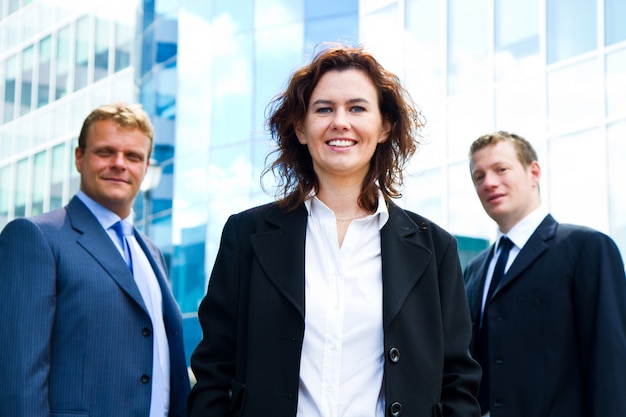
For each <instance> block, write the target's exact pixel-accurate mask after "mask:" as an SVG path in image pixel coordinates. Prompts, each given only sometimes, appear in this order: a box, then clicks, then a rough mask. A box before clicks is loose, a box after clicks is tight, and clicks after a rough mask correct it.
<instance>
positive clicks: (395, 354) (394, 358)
mask: <svg viewBox="0 0 626 417" xmlns="http://www.w3.org/2000/svg"><path fill="white" fill-rule="evenodd" d="M389 360H390V361H391V362H393V363H398V361H399V360H400V351H399V350H398V348H395V347H393V348H391V349H389Z"/></svg>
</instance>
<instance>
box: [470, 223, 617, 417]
mask: <svg viewBox="0 0 626 417" xmlns="http://www.w3.org/2000/svg"><path fill="white" fill-rule="evenodd" d="M492 252H493V247H492V248H490V249H488V250H486V251H485V252H483V253H482V254H480V255H479V256H478V257H477V258H476V259H474V260H473V261H472V262H471V263H470V264H469V265H468V266H467V268H466V270H465V285H466V290H467V295H468V299H469V305H470V311H471V315H472V321H473V323H474V326H473V327H474V337H473V339H472V351H474V341H475V340H476V338H477V332H478V323H479V320H480V310H481V297H482V292H483V285H484V281H485V275H486V270H487V266H488V265H489V261H490V259H491V253H492ZM483 320H489V336H490V337H489V339H490V340H489V341H488V343H489V352H490V370H491V378H490V385H491V392H490V398H491V399H492V401H493V402H495V406H493V407H492V409H491V416H492V417H501V416H506V417H605V416H626V388H625V387H626V279H625V278H624V264H623V262H622V259H621V257H620V254H619V251H618V249H617V247H616V246H615V243H614V242H613V241H612V240H611V239H610V238H609V237H607V236H606V235H604V234H601V233H599V232H597V231H595V230H592V229H588V228H584V227H580V226H573V225H566V224H559V223H557V222H556V221H555V220H554V219H553V218H552V216H550V215H548V216H547V217H546V218H545V219H544V221H543V222H542V223H541V225H540V226H539V227H538V228H537V230H536V231H535V232H534V233H533V235H532V236H531V237H530V239H529V240H528V242H527V243H526V245H524V247H523V248H522V250H521V251H520V253H519V254H518V256H517V258H516V259H515V261H514V262H513V264H512V265H511V267H510V268H509V270H508V271H507V273H506V275H505V276H504V278H503V279H502V281H501V283H500V285H499V287H498V288H497V290H496V292H495V293H494V296H493V298H492V299H491V301H490V305H489V310H488V317H485V318H483Z"/></svg>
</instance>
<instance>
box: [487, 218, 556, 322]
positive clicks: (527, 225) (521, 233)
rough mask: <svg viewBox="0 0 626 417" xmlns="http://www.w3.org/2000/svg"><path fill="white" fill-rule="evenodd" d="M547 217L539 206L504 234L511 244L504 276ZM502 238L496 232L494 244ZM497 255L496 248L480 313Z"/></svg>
mask: <svg viewBox="0 0 626 417" xmlns="http://www.w3.org/2000/svg"><path fill="white" fill-rule="evenodd" d="M547 215H548V212H547V210H546V209H545V208H544V207H543V206H540V207H538V208H536V209H535V210H534V211H532V212H531V213H530V214H528V215H527V216H526V217H524V218H523V219H522V220H520V221H519V222H518V223H517V224H516V225H515V226H513V227H512V228H511V230H509V232H508V233H507V234H506V236H507V237H508V238H509V239H510V240H511V242H513V246H512V247H511V250H510V251H509V259H508V260H507V262H506V265H505V266H504V273H505V274H506V271H508V270H509V267H510V266H511V265H512V264H513V261H515V258H517V255H518V254H519V252H520V250H522V248H523V247H524V245H525V244H526V242H528V239H530V236H532V234H533V233H535V230H537V227H539V225H540V224H541V222H542V221H543V220H544V219H545V218H546V216H547ZM502 236H505V235H504V233H502V232H501V231H500V230H498V236H497V238H496V243H497V242H500V238H501V237H502ZM498 255H500V250H499V248H496V250H495V251H494V254H493V256H492V257H491V261H490V263H489V269H487V277H486V279H485V287H484V288H483V303H482V310H481V311H484V309H485V301H486V298H487V293H488V292H489V286H490V285H491V278H492V277H493V270H494V269H495V267H496V261H497V259H498ZM481 320H482V318H481Z"/></svg>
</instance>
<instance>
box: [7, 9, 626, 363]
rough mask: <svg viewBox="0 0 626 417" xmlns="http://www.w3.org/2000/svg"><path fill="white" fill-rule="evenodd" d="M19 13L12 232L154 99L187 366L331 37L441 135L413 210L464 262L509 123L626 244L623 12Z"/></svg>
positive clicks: (11, 131) (154, 219)
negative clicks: (85, 145)
mask: <svg viewBox="0 0 626 417" xmlns="http://www.w3.org/2000/svg"><path fill="white" fill-rule="evenodd" d="M0 1H1V4H2V8H1V9H0V13H1V14H0V19H1V20H0V227H2V226H3V225H4V224H6V222H7V221H9V220H10V219H12V218H14V217H16V216H23V215H31V214H37V213H40V212H42V211H47V210H50V209H53V208H56V207H60V206H61V205H63V204H65V203H66V202H67V200H68V199H69V197H70V196H71V195H73V193H74V192H75V191H76V188H77V186H78V184H77V178H78V177H77V175H76V173H75V170H74V168H73V165H72V164H73V148H74V147H75V138H76V136H77V133H78V130H79V128H80V123H81V122H82V119H83V118H84V117H85V116H86V114H87V113H88V112H89V110H91V108H92V107H94V106H96V105H97V104H100V103H102V102H107V101H112V100H117V99H121V100H129V101H140V102H141V103H142V104H143V105H144V107H145V108H146V110H148V112H149V113H150V114H151V116H152V118H153V121H154V123H155V126H156V138H155V154H154V156H155V159H156V160H157V162H158V164H160V165H161V167H162V168H163V176H162V180H161V182H160V183H159V185H158V187H157V188H155V189H154V190H152V191H151V193H150V196H149V197H150V198H149V199H147V198H146V197H148V195H146V194H141V195H140V196H139V198H138V199H137V202H136V206H135V211H136V214H137V220H138V222H137V224H138V226H139V227H141V228H143V229H144V230H146V231H148V232H149V234H150V236H151V237H152V238H153V240H154V241H155V242H156V243H157V244H158V245H159V246H160V247H161V248H162V250H163V251H164V253H165V256H166V259H167V260H168V263H169V266H170V278H171V280H172V287H173V289H174V292H175V295H176V297H177V300H178V301H179V304H180V305H181V308H182V310H183V313H184V314H185V317H186V320H185V323H186V326H187V328H186V337H187V351H188V352H187V353H188V354H190V353H191V351H192V349H193V347H195V344H196V343H197V341H198V340H199V337H200V333H199V329H198V326H197V319H196V317H195V314H196V310H197V306H198V303H199V301H200V300H201V298H202V296H203V295H204V292H205V291H206V285H207V281H208V277H209V274H210V270H211V267H212V264H213V261H214V259H215V256H216V254H217V249H218V246H219V239H220V234H221V230H222V227H223V225H224V222H225V221H226V219H227V217H228V216H229V215H230V214H232V213H235V212H238V211H241V210H244V209H246V208H248V207H251V206H253V205H257V204H262V203H265V202H268V201H271V200H272V199H273V195H272V181H271V177H269V178H268V177H266V178H265V180H266V181H265V182H264V184H265V186H266V189H265V191H264V190H263V188H262V187H261V182H260V174H261V172H262V171H263V168H264V167H265V165H266V162H267V161H266V157H267V155H268V153H269V152H270V151H271V150H272V144H271V141H270V140H269V137H268V135H267V132H266V129H265V125H264V121H265V110H266V106H267V104H268V103H269V102H270V101H271V100H272V98H273V97H274V95H275V94H277V93H278V92H280V91H281V89H282V88H284V86H285V83H286V81H287V79H288V77H289V75H290V73H291V72H292V71H293V70H294V69H295V68H296V67H298V66H300V65H303V64H305V63H306V62H308V61H309V60H310V58H311V56H312V55H313V54H314V53H315V52H316V51H318V50H319V49H320V48H321V47H322V45H321V42H323V41H341V42H344V43H347V44H351V45H356V44H363V45H364V46H365V48H366V49H367V50H369V51H371V52H373V53H374V55H375V56H376V57H377V58H378V59H379V60H380V61H381V62H382V63H383V65H384V66H385V67H387V68H388V69H390V70H392V71H394V72H396V73H397V74H398V75H400V76H401V78H402V80H403V81H404V82H405V85H406V86H407V88H408V89H409V91H410V92H411V94H412V96H413V98H414V99H415V101H416V103H417V104H418V105H419V107H420V108H421V110H422V111H423V113H424V115H425V117H426V119H427V125H426V128H425V130H424V134H423V137H422V138H421V141H422V143H423V145H422V147H421V149H420V151H419V153H418V154H417V156H416V157H415V158H414V160H413V162H412V164H411V166H410V168H409V170H408V175H407V177H406V183H405V185H406V186H405V191H404V197H403V198H402V200H401V201H400V204H401V205H402V206H404V207H406V208H408V209H411V210H413V211H416V212H419V213H421V214H423V215H425V216H427V217H429V218H431V219H432V220H434V221H435V222H437V223H439V224H440V225H442V226H443V227H445V228H446V229H448V230H449V231H450V232H452V233H454V234H455V235H457V236H458V237H459V243H460V245H461V246H463V247H464V248H465V249H467V252H463V253H462V259H463V262H464V263H465V262H467V260H468V259H469V257H471V254H473V253H476V251H477V250H480V248H482V247H485V245H486V244H488V242H489V241H490V240H492V239H493V237H494V236H495V232H496V229H495V225H494V224H493V222H492V221H491V220H490V219H489V218H488V217H487V215H486V214H485V213H484V212H483V210H482V208H481V207H480V203H479V201H478V198H477V197H476V196H475V193H474V190H473V186H472V184H471V180H470V176H469V168H468V159H467V151H468V148H469V145H470V143H471V142H472V141H473V140H474V139H475V138H476V137H478V136H479V135H481V134H484V133H487V132H491V131H494V130H500V129H502V130H509V131H514V132H516V133H518V134H520V135H522V136H524V137H526V138H527V139H529V140H530V141H531V142H532V143H533V144H534V145H535V147H536V148H537V151H538V153H539V160H540V161H539V162H540V164H541V165H542V168H543V171H542V182H541V192H542V198H543V201H544V203H545V205H546V206H547V207H548V208H549V209H550V210H551V211H552V213H553V214H554V215H555V217H556V218H557V219H558V220H560V221H562V222H575V223H580V224H585V225H588V226H591V227H595V228H598V229H600V230H602V231H603V232H605V233H607V234H609V235H611V236H612V237H614V238H615V240H616V241H617V242H618V244H619V246H620V248H621V250H622V252H623V253H624V251H625V250H626V215H624V213H626V193H625V192H624V187H623V185H621V182H620V181H621V178H624V177H625V176H626V164H625V163H624V162H626V101H625V100H624V97H625V96H626V26H625V25H623V22H624V21H625V20H626V6H625V4H626V3H624V2H623V0H527V1H523V2H521V1H518V2H511V1H506V0H474V1H471V2H468V1H466V0H447V1H441V0H360V1H359V0H345V1H334V0H332V1H331V0H238V1H232V0H169V1H165V0H143V1H141V2H139V1H137V2H134V1H128V0H126V1H121V0H109V1H106V2H104V1H101V0H98V1H90V2H73V1H63V0H32V1H25V0H0ZM112 3H113V4H112ZM146 203H149V205H146V206H144V204H146Z"/></svg>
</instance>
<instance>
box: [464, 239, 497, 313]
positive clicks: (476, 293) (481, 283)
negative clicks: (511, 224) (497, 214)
mask: <svg viewBox="0 0 626 417" xmlns="http://www.w3.org/2000/svg"><path fill="white" fill-rule="evenodd" d="M494 250H495V245H491V247H490V248H489V250H488V251H486V252H483V253H482V254H481V255H479V256H482V259H479V260H478V264H477V273H476V274H472V278H473V279H472V280H471V281H469V282H468V283H467V286H466V291H467V299H468V301H469V307H470V313H471V316H472V321H477V320H478V318H479V317H480V311H481V309H482V301H483V289H484V288H485V278H486V277H487V269H488V268H489V262H490V260H491V258H492V257H493V252H494Z"/></svg>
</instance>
